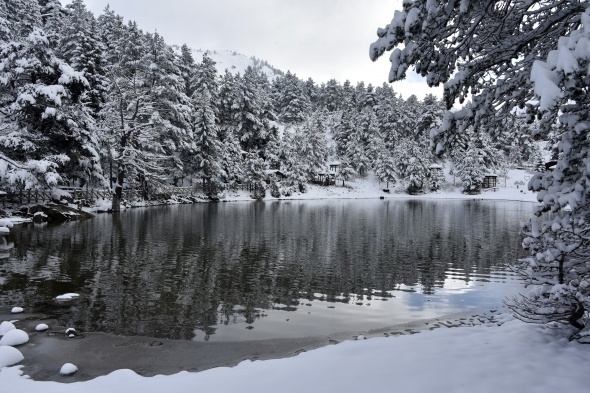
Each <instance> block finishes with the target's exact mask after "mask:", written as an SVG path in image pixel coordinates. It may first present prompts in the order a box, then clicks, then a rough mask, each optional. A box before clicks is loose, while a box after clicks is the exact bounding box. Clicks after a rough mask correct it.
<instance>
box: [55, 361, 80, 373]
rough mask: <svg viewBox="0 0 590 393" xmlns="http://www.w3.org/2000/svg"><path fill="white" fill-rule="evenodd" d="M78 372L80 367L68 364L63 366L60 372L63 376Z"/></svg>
mask: <svg viewBox="0 0 590 393" xmlns="http://www.w3.org/2000/svg"><path fill="white" fill-rule="evenodd" d="M76 371H78V367H76V366H75V365H73V364H72V363H66V364H64V365H63V366H61V369H60V370H59V373H60V374H61V375H72V374H73V373H75V372H76Z"/></svg>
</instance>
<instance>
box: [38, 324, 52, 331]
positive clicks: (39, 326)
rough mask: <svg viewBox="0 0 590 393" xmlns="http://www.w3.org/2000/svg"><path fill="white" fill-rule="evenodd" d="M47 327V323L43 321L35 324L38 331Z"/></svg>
mask: <svg viewBox="0 0 590 393" xmlns="http://www.w3.org/2000/svg"><path fill="white" fill-rule="evenodd" d="M47 329H49V326H47V324H45V323H40V324H38V325H37V326H35V330H36V331H38V332H44V331H45V330H47Z"/></svg>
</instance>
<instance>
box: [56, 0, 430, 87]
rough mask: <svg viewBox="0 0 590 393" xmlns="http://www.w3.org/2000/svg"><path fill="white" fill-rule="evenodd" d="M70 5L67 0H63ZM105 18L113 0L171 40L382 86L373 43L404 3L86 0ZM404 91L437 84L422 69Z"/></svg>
mask: <svg viewBox="0 0 590 393" xmlns="http://www.w3.org/2000/svg"><path fill="white" fill-rule="evenodd" d="M68 3H70V1H69V0H62V4H63V5H66V4H68ZM85 3H86V6H87V7H88V9H89V10H90V11H92V12H93V13H94V15H95V16H98V15H100V14H101V13H102V11H103V10H104V8H105V7H106V5H107V4H110V5H111V8H112V9H113V10H114V11H115V12H116V13H117V14H120V15H122V16H123V17H124V18H125V21H128V20H135V21H137V23H138V25H139V27H140V28H141V29H142V30H144V31H147V32H154V31H158V33H160V34H161V35H162V36H163V37H164V38H165V40H166V42H167V43H169V44H179V45H181V44H183V43H186V44H187V45H188V46H190V47H192V48H195V49H199V48H200V49H204V50H231V51H236V52H238V53H241V54H243V55H247V56H255V57H257V58H259V59H262V60H266V61H268V62H269V63H270V64H272V65H273V66H274V67H276V68H278V69H281V70H283V71H287V70H290V71H291V72H292V73H295V74H297V76H298V77H299V78H301V79H307V78H308V77H312V78H313V79H314V81H316V83H318V84H319V83H321V82H326V81H327V80H329V79H331V78H335V79H336V80H338V81H339V82H341V83H342V82H344V81H345V80H346V79H349V80H350V81H351V82H352V83H353V84H356V83H357V82H358V81H364V82H365V83H372V84H373V85H375V86H380V85H381V84H383V82H386V81H387V76H388V74H389V64H390V63H389V59H388V55H384V57H383V58H381V59H379V60H378V61H377V62H376V63H373V62H371V60H370V59H369V45H370V44H371V43H372V42H373V41H374V40H375V39H376V38H377V35H376V31H377V28H378V27H385V25H387V24H388V23H389V22H390V21H391V18H392V17H393V12H394V10H396V9H399V8H400V4H401V0H362V1H361V0H293V1H288V0H165V1H164V0H85ZM394 89H395V90H396V91H397V92H399V93H401V94H402V95H403V96H404V97H406V98H407V97H408V96H409V95H411V94H416V95H417V96H418V97H420V98H422V97H423V96H424V95H425V94H426V93H427V92H432V93H433V94H436V95H438V96H439V97H440V96H441V94H440V91H441V90H440V89H432V90H431V89H429V88H428V87H427V86H426V84H425V83H424V82H423V81H422V80H421V78H419V77H418V76H417V75H415V74H414V75H412V76H410V73H408V80H406V81H403V82H396V83H395V84H394Z"/></svg>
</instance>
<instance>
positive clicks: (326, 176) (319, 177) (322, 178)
mask: <svg viewBox="0 0 590 393" xmlns="http://www.w3.org/2000/svg"><path fill="white" fill-rule="evenodd" d="M313 183H314V184H319V185H321V186H334V185H336V175H335V174H334V173H329V172H319V173H316V174H315V177H314V179H313Z"/></svg>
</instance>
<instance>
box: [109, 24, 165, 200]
mask: <svg viewBox="0 0 590 393" xmlns="http://www.w3.org/2000/svg"><path fill="white" fill-rule="evenodd" d="M115 20H116V19H115ZM149 41H150V40H148V39H147V38H146V37H145V36H144V34H143V33H142V32H141V30H139V28H138V27H137V24H136V23H135V22H129V23H128V26H127V27H126V29H125V31H124V32H123V37H122V39H121V40H120V41H119V42H120V44H122V47H121V48H113V49H114V52H113V55H114V56H113V60H115V61H117V62H116V63H114V64H111V65H109V67H108V74H107V78H108V79H107V80H108V96H109V100H108V101H107V102H106V103H105V105H104V107H103V110H102V112H101V119H102V124H101V127H102V129H103V143H104V145H105V148H106V150H107V154H108V157H107V160H108V165H109V172H110V173H111V182H112V181H113V180H114V184H112V185H111V187H112V190H113V204H112V209H113V211H118V210H119V209H120V202H121V197H122V191H123V187H124V186H125V185H127V183H129V185H133V186H136V187H140V188H141V189H142V190H143V191H144V195H147V190H148V188H150V187H151V188H153V187H154V186H158V185H159V184H162V183H163V182H165V180H166V175H165V172H164V168H165V167H166V166H167V162H166V161H168V163H169V157H168V156H167V152H166V149H165V147H164V146H162V144H161V141H162V136H163V134H162V132H161V130H160V129H159V128H156V126H155V125H156V124H162V123H164V122H165V118H163V117H162V116H160V111H159V109H160V108H159V106H158V105H157V102H156V101H154V98H156V97H154V95H157V94H158V91H156V89H155V88H156V87H157V86H153V85H151V84H150V83H148V81H151V82H156V81H157V76H155V75H153V74H152V71H154V70H152V69H150V65H151V64H152V62H151V61H146V59H148V58H149V57H150V51H149V49H148V48H150V46H148V43H149ZM164 91H165V90H163V92H164ZM167 147H168V146H167ZM111 168H112V169H111ZM113 178H114V179H113Z"/></svg>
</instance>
